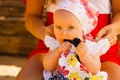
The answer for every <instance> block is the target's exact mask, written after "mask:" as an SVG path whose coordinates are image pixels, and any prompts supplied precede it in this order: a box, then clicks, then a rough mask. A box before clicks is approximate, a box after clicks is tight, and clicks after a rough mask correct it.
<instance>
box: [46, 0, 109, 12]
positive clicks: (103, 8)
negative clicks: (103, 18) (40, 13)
mask: <svg viewBox="0 0 120 80" xmlns="http://www.w3.org/2000/svg"><path fill="white" fill-rule="evenodd" d="M88 1H90V2H91V3H92V4H93V5H94V6H96V7H97V8H98V9H99V11H100V13H101V14H108V13H110V12H111V9H110V7H111V6H110V5H111V4H110V0H88ZM47 10H48V11H49V12H53V13H54V12H55V11H56V5H55V4H49V6H48V8H47Z"/></svg>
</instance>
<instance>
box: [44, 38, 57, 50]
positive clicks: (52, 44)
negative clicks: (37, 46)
mask: <svg viewBox="0 0 120 80" xmlns="http://www.w3.org/2000/svg"><path fill="white" fill-rule="evenodd" d="M44 43H45V45H46V47H49V48H50V50H54V49H55V48H56V47H58V46H59V43H58V41H57V40H56V39H54V38H52V37H50V36H45V39H44Z"/></svg>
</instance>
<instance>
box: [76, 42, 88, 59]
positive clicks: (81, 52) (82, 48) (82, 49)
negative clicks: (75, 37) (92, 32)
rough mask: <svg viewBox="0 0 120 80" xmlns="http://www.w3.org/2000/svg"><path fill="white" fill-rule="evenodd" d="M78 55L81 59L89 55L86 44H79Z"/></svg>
mask: <svg viewBox="0 0 120 80" xmlns="http://www.w3.org/2000/svg"><path fill="white" fill-rule="evenodd" d="M76 53H77V55H78V56H79V57H82V56H84V55H85V54H86V53H88V48H87V45H86V44H85V42H82V41H81V42H80V44H78V46H77V47H76Z"/></svg>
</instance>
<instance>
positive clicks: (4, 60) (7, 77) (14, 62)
mask: <svg viewBox="0 0 120 80" xmlns="http://www.w3.org/2000/svg"><path fill="white" fill-rule="evenodd" d="M24 13H25V3H24V2H23V0H0V80H15V77H16V75H17V74H18V72H19V71H20V69H21V68H22V67H23V65H24V64H25V63H26V61H27V56H28V55H29V53H30V52H31V51H32V50H33V49H34V48H35V47H36V45H37V39H36V38H34V37H33V36H32V35H31V34H30V33H29V32H28V31H27V30H26V28H25V23H24ZM44 19H45V18H44ZM118 38H119V42H120V37H119V36H118Z"/></svg>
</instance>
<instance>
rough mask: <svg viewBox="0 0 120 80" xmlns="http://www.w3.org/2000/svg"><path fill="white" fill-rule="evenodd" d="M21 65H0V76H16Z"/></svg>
mask: <svg viewBox="0 0 120 80" xmlns="http://www.w3.org/2000/svg"><path fill="white" fill-rule="evenodd" d="M20 69H21V67H17V66H14V65H0V76H14V77H16V76H17V74H18V72H19V71H20Z"/></svg>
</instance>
